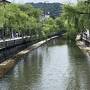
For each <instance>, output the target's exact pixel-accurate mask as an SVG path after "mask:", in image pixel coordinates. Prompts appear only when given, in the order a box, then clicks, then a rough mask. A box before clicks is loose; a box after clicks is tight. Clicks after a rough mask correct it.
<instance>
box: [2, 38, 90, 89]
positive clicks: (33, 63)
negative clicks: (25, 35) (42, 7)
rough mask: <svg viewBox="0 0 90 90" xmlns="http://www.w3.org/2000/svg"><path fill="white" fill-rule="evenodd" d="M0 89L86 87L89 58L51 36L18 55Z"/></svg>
mask: <svg viewBox="0 0 90 90" xmlns="http://www.w3.org/2000/svg"><path fill="white" fill-rule="evenodd" d="M20 59H21V61H19V62H18V63H17V65H16V66H15V68H14V69H13V70H12V71H11V72H9V73H8V74H7V75H6V76H5V78H3V79H2V80H0V90H89V88H90V61H89V59H88V58H87V57H86V56H85V55H83V53H82V52H81V51H80V49H79V48H77V47H76V46H74V47H72V46H70V45H67V43H66V41H65V40H63V39H59V38H58V39H54V40H51V41H49V42H48V43H46V44H45V45H43V46H41V47H39V48H38V49H36V50H34V51H32V52H30V53H28V54H27V55H26V56H25V57H22V58H20Z"/></svg>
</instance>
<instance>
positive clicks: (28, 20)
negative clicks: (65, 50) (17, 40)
mask: <svg viewBox="0 0 90 90" xmlns="http://www.w3.org/2000/svg"><path fill="white" fill-rule="evenodd" d="M41 16H42V11H41V10H40V9H36V8H34V7H33V6H32V5H30V4H24V5H18V4H5V5H4V4H2V5H1V6H0V27H1V29H2V30H1V31H2V33H4V34H3V35H4V37H6V38H10V37H12V33H13V32H14V33H19V35H20V36H22V37H23V36H30V37H31V38H33V39H39V38H43V37H45V38H47V37H48V36H52V35H54V34H56V33H58V32H60V31H61V30H62V29H63V25H62V22H61V19H60V18H56V19H52V18H48V19H45V20H40V17H41Z"/></svg>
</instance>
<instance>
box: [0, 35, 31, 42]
mask: <svg viewBox="0 0 90 90" xmlns="http://www.w3.org/2000/svg"><path fill="white" fill-rule="evenodd" d="M23 38H30V36H25V37H23ZM19 39H22V37H17V38H9V39H5V40H4V39H2V40H0V43H2V42H5V41H13V40H19Z"/></svg>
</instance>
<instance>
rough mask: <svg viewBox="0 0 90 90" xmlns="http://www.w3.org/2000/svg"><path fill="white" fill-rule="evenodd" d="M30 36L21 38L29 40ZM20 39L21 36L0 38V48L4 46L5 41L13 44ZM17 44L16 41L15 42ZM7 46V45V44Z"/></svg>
mask: <svg viewBox="0 0 90 90" xmlns="http://www.w3.org/2000/svg"><path fill="white" fill-rule="evenodd" d="M29 38H30V36H24V37H23V39H26V40H29ZM18 40H22V37H15V38H8V39H1V40H0V50H1V49H3V48H5V43H11V44H12V42H13V43H14V44H15V41H18ZM16 44H17V43H16ZM8 46H9V45H8Z"/></svg>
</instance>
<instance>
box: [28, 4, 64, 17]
mask: <svg viewBox="0 0 90 90" xmlns="http://www.w3.org/2000/svg"><path fill="white" fill-rule="evenodd" d="M27 4H31V5H32V6H34V7H35V8H40V9H41V10H43V11H44V13H45V14H47V13H48V12H50V16H52V17H57V16H59V15H60V13H61V10H62V6H63V4H61V3H27Z"/></svg>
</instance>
